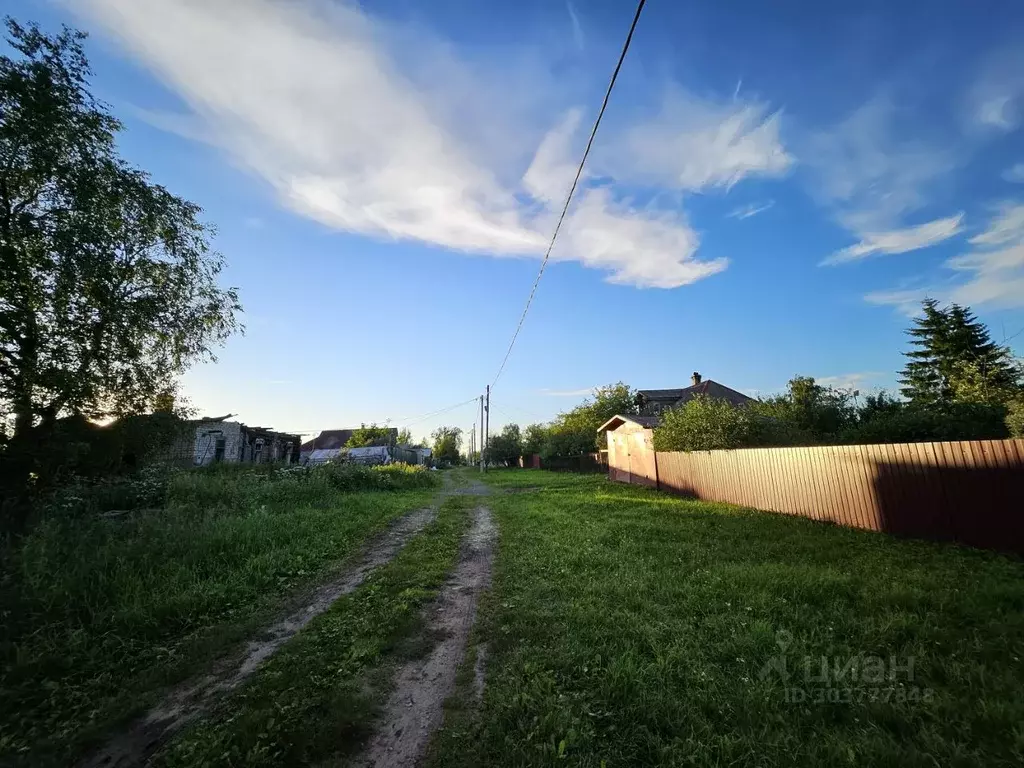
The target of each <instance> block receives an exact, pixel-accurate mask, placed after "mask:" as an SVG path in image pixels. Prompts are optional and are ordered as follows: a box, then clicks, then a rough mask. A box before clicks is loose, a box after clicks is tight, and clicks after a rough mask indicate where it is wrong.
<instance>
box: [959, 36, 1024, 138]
mask: <svg viewBox="0 0 1024 768" xmlns="http://www.w3.org/2000/svg"><path fill="white" fill-rule="evenodd" d="M967 113H968V120H969V123H973V127H975V128H980V129H982V130H983V131H984V130H987V131H997V132H1000V133H1008V132H1010V131H1013V130H1016V129H1017V128H1018V127H1020V125H1021V121H1022V120H1024V52H1022V51H1021V47H1020V41H1019V40H1018V41H1017V43H1016V44H1015V45H1011V46H1008V47H1005V48H999V49H996V50H995V51H993V52H992V53H991V54H989V56H988V57H987V58H986V59H985V61H984V63H983V64H982V66H981V69H980V71H979V73H978V74H977V76H976V77H975V80H974V83H973V85H972V86H971V89H970V91H969V93H968V97H967Z"/></svg>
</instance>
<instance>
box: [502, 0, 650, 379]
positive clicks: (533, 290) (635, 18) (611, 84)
mask: <svg viewBox="0 0 1024 768" xmlns="http://www.w3.org/2000/svg"><path fill="white" fill-rule="evenodd" d="M645 2H646V0H640V2H639V3H638V4H637V6H636V13H635V14H634V15H633V23H632V24H630V25H629V34H628V35H626V42H625V43H624V44H623V45H622V52H621V53H620V54H619V61H618V63H616V65H615V71H614V72H612V79H611V80H610V81H609V83H608V90H607V91H605V94H604V101H602V102H601V109H600V111H599V112H598V113H597V119H596V120H595V121H594V127H593V129H592V130H591V131H590V138H589V139H588V140H587V148H586V150H584V152H583V158H582V159H581V160H580V165H579V168H577V169H576V177H575V178H574V179H573V180H572V187H570V188H569V194H568V195H567V196H566V198H565V205H564V206H562V213H561V214H560V215H559V217H558V223H556V224H555V231H554V232H553V233H552V235H551V242H550V243H548V249H547V251H546V252H545V253H544V259H543V260H542V261H541V263H540V271H539V272H537V279H536V280H534V281H533V288H531V289H530V296H529V298H527V300H526V306H525V307H523V314H522V315H520V317H519V324H518V325H517V326H516V330H515V333H513V334H512V341H510V342H509V345H508V349H507V350H505V357H504V358H502V361H501V366H499V368H498V373H497V374H496V375H495V376H494V381H493V382H491V386H492V387H493V386H494V385H495V384H496V383H497V382H498V378H499V377H500V376H501V372H502V371H504V370H505V363H507V362H508V356H509V355H510V354H512V347H514V346H515V343H516V339H517V338H519V331H520V330H521V329H522V327H523V321H525V320H526V313H527V312H529V311H530V305H531V304H532V303H533V296H534V294H535V293H536V292H537V286H538V285H539V284H540V279H541V277H542V276H543V275H544V268H545V267H546V266H547V265H548V259H549V258H550V257H551V249H552V248H554V247H555V240H556V239H558V231H559V230H560V229H561V228H562V221H564V220H565V214H566V212H567V211H568V210H569V203H571V202H572V196H573V194H574V193H575V192H576V186H577V185H578V184H579V181H580V176H581V175H582V174H583V166H584V165H585V164H586V162H587V156H588V155H589V154H590V148H591V147H592V146H593V144H594V137H595V136H596V135H597V127H598V126H599V125H601V118H602V117H604V110H605V108H606V107H607V106H608V99H609V98H611V95H612V88H614V87H615V81H616V79H617V78H618V76H619V70H620V69H622V62H623V61H624V60H625V58H626V51H628V50H629V43H630V41H631V40H632V39H633V31H634V30H635V29H636V24H637V22H638V21H639V20H640V12H641V11H642V10H643V9H644V3H645Z"/></svg>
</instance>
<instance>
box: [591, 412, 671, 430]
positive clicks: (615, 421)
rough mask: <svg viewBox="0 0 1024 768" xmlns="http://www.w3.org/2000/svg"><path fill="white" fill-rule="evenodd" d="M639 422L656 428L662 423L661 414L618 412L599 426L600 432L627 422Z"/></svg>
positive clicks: (643, 425) (646, 426)
mask: <svg viewBox="0 0 1024 768" xmlns="http://www.w3.org/2000/svg"><path fill="white" fill-rule="evenodd" d="M630 422H631V423H633V424H639V425H640V426H641V427H643V428H644V429H654V428H655V427H656V426H658V425H659V424H660V423H661V417H660V416H633V415H630V416H623V415H622V414H616V415H615V416H612V417H611V418H610V419H608V421H606V422H605V423H604V424H602V425H601V426H600V427H598V428H597V431H598V432H606V431H608V430H610V429H618V428H619V427H621V426H622V425H623V424H626V423H630Z"/></svg>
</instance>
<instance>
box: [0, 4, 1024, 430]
mask: <svg viewBox="0 0 1024 768" xmlns="http://www.w3.org/2000/svg"><path fill="white" fill-rule="evenodd" d="M633 9H634V5H633V3H632V1H631V0H630V1H629V2H627V1H626V0H607V1H606V2H598V1H596V0H595V1H594V2H584V0H575V1H574V2H573V3H567V2H559V1H558V0H543V1H541V0H517V2H501V3H498V2H468V0H458V1H456V0H434V2H431V3H422V2H418V1H414V0H373V1H369V0H368V1H367V2H364V3H362V4H360V5H355V4H349V3H341V2H326V1H323V0H292V2H289V3H283V2H273V1H272V0H203V1H202V2H199V1H197V0H76V1H75V2H74V3H72V2H67V3H61V2H54V3H51V4H39V3H35V2H31V3H30V2H19V0H15V2H14V7H13V9H12V10H11V13H13V15H15V16H16V17H17V18H19V19H22V20H28V19H34V20H37V21H39V22H40V23H41V24H42V25H43V26H44V27H47V28H56V26H57V25H59V24H60V23H61V22H67V23H71V24H73V25H76V26H79V27H81V28H83V29H86V30H87V31H89V32H90V33H91V35H92V37H91V38H90V40H89V41H88V46H87V47H88V52H89V55H90V57H91V59H92V62H93V66H94V69H95V73H96V74H95V79H94V90H95V92H96V93H97V94H98V95H100V96H101V97H102V98H104V99H105V100H106V101H107V102H109V103H110V104H111V105H112V108H113V110H114V112H115V113H116V114H117V115H118V116H119V117H121V118H123V119H124V121H125V122H126V124H127V128H128V130H127V131H126V133H125V134H124V136H123V137H122V140H121V147H122V151H123V154H124V155H125V156H126V157H127V158H128V159H130V160H131V161H132V162H134V163H136V164H138V165H139V166H141V167H144V168H146V169H148V170H149V171H151V172H152V174H153V177H154V179H155V180H157V181H159V182H160V183H162V184H165V185H166V186H168V187H169V188H170V189H172V190H173V191H174V192H176V193H178V194H181V195H183V196H185V197H188V198H190V199H192V200H194V201H195V202H197V203H199V204H200V205H202V206H203V208H204V209H205V211H206V216H207V218H208V219H209V221H210V222H212V223H214V224H215V225H216V226H217V228H218V235H217V238H216V247H217V249H218V250H219V251H220V252H222V253H223V254H224V256H225V257H226V259H227V261H228V264H229V266H228V268H227V270H226V271H225V273H224V281H225V282H226V283H228V284H231V285H235V286H238V287H239V289H240V292H241V296H242V301H243V304H244V306H245V309H246V314H245V323H246V325H247V329H248V330H247V333H246V335H245V336H244V337H238V338H235V339H233V340H231V341H230V342H229V343H228V344H227V346H226V347H225V348H224V349H222V350H221V351H220V353H219V357H220V360H219V362H218V363H217V364H216V365H203V366H200V367H198V368H196V369H195V370H193V371H192V372H190V373H189V374H188V375H187V377H186V379H185V391H186V392H187V394H188V395H189V396H190V397H191V399H192V401H193V403H194V404H195V405H196V406H197V407H198V408H199V409H200V410H201V411H203V412H204V413H224V412H231V413H237V414H239V417H240V418H241V419H243V420H245V421H246V422H248V423H251V424H254V423H255V424H261V425H270V426H273V427H275V428H278V429H287V430H294V431H304V432H310V431H318V430H319V429H322V428H336V427H346V426H351V425H354V424H358V423H359V422H370V421H377V422H383V421H385V420H387V419H390V420H391V423H393V424H396V425H399V426H402V425H404V424H406V423H409V422H410V421H411V422H414V423H412V430H413V432H414V433H415V434H417V435H423V434H426V433H427V432H429V431H430V430H431V429H433V428H434V427H435V426H437V425H438V424H440V423H455V424H458V425H460V426H463V427H468V426H469V424H470V423H471V422H472V419H473V407H472V406H471V405H470V406H464V407H462V408H458V409H455V410H453V411H450V412H448V413H445V414H441V415H439V416H436V417H431V418H428V419H425V420H422V421H416V420H415V419H414V418H413V417H416V416H419V415H421V414H426V413H428V412H431V411H434V410H437V409H441V408H444V407H445V406H447V405H450V404H452V403H457V402H459V401H461V400H466V399H468V398H471V397H473V396H474V395H476V394H477V393H479V392H480V391H481V390H482V388H483V386H484V384H486V383H488V382H490V381H491V379H492V378H493V376H494V374H495V372H496V370H497V367H498V365H499V363H500V362H501V358H502V355H503V354H504V351H505V347H506V345H507V344H508V340H509V338H510V336H511V333H512V331H513V329H514V326H515V323H516V321H517V319H518V317H519V313H520V312H521V310H522V307H523V303H524V302H525V299H526V296H527V293H528V291H529V288H530V286H531V284H532V281H533V279H534V276H535V274H536V270H537V268H538V265H539V258H540V255H541V254H542V252H543V249H544V246H545V243H546V240H547V238H548V237H549V236H550V232H551V228H552V226H553V223H554V217H555V215H556V214H557V210H558V209H559V207H560V204H561V201H562V199H563V197H564V194H565V192H566V190H567V187H568V184H569V182H570V181H571V176H572V172H573V171H574V166H575V163H576V162H577V160H578V157H579V155H580V153H581V152H582V148H583V145H584V142H585V140H586V135H587V132H588V131H589V127H590V125H591V123H592V121H593V118H594V116H595V113H596V109H597V107H598V105H599V103H600V98H601V96H602V94H603V90H604V88H605V86H606V84H607V80H608V77H609V75H610V72H611V68H612V66H613V64H614V61H615V57H616V56H617V53H618V49H619V47H620V46H621V41H622V38H623V36H624V34H625V31H626V29H627V27H628V24H629V21H630V19H631V17H632V13H633ZM1022 123H1024V6H1022V5H1021V4H1019V3H1015V2H1009V0H1007V2H991V3H982V4H978V3H968V2H963V3H943V4H934V3H927V4H926V3H891V2H885V3H882V2H864V3H857V4H838V3H811V2H782V3H763V2H755V1H750V2H733V3H715V2H710V1H709V0H701V1H700V2H665V0H651V2H649V3H648V4H647V8H646V9H645V11H644V15H643V17H642V18H641V20H640V25H639V27H638V30H637V34H636V36H635V37H634V40H633V45H632V48H631V50H630V53H629V56H628V58H627V60H626V63H625V65H624V68H623V71H622V74H621V75H620V79H619V82H618V85H617V87H616V91H615V94H614V95H613V99H612V102H611V105H610V106H609V110H608V112H607V114H606V117H605V122H604V123H603V125H602V129H601V133H600V134H599V136H598V141H597V143H596V145H595V148H594V151H593V152H592V154H591V158H590V162H589V165H588V171H587V174H586V177H585V180H584V183H583V186H582V187H581V189H580V190H579V191H578V193H577V198H576V200H575V202H574V206H573V208H572V210H571V212H570V215H569V217H568V219H567V222H566V225H565V227H564V228H563V231H562V235H561V236H560V238H559V242H558V245H557V246H556V248H555V251H554V253H553V255H552V261H551V263H550V265H549V267H548V270H547V272H546V273H545V276H544V279H543V281H542V283H541V286H540V289H539V292H538V294H537V298H536V300H535V302H534V305H533V308H532V310H531V312H530V315H529V317H528V319H527V322H526V325H525V326H524V329H523V331H522V333H521V335H520V337H519V341H518V343H517V346H516V348H515V350H514V352H513V354H512V357H511V359H510V361H509V364H508V367H507V368H506V370H505V372H504V374H503V375H502V377H501V379H500V381H499V383H498V386H497V388H496V390H495V392H494V406H495V408H494V412H493V419H492V427H494V428H496V427H498V426H500V425H501V424H502V423H503V422H505V421H510V420H514V421H518V422H520V423H524V424H525V423H529V422H531V421H539V420H543V419H547V418H550V417H551V416H552V415H554V414H555V413H556V412H557V411H559V410H563V409H565V408H567V407H570V406H571V405H573V404H574V403H575V402H576V401H577V400H579V399H580V397H581V393H582V392H585V391H586V390H587V389H588V388H590V387H593V386H594V385H598V384H603V383H608V382H613V381H617V380H623V381H626V382H628V383H630V384H631V385H633V386H636V387H641V388H654V387H674V386H683V385H685V384H687V383H688V380H689V375H690V373H691V372H692V371H694V370H699V371H701V373H703V374H704V376H705V377H710V378H714V379H715V380H717V381H720V382H722V383H724V384H727V385H729V386H732V387H734V388H737V389H741V390H744V391H753V392H761V393H767V392H772V391H776V390H779V389H780V388H782V387H783V386H784V385H785V382H786V381H787V380H788V379H789V378H790V377H791V376H793V375H794V374H798V373H799V374H806V375H813V376H816V377H819V378H822V379H826V380H827V381H830V382H834V383H840V384H852V385H854V386H857V387H859V388H860V389H862V390H865V389H871V388H876V387H884V386H889V387H891V386H893V384H894V379H895V372H896V371H897V370H898V369H899V367H900V366H901V364H902V358H901V351H902V350H903V349H904V348H905V340H904V335H903V330H904V328H905V327H906V326H907V324H908V313H909V312H912V311H913V306H914V304H915V302H918V301H919V300H920V298H922V297H923V296H925V295H932V296H935V297H937V298H939V299H940V300H943V301H959V302H961V303H966V304H969V305H971V306H972V307H973V308H974V309H975V311H976V312H977V313H978V314H979V315H980V317H981V318H982V319H983V320H985V321H986V322H988V323H989V324H990V325H991V327H992V330H993V333H994V335H995V337H996V338H997V340H998V339H1002V338H1004V337H1011V336H1013V335H1014V334H1016V333H1018V332H1019V331H1021V330H1022V329H1024V130H1022ZM1022 340H1024V334H1022V335H1021V336H1018V337H1016V338H1014V339H1013V340H1012V342H1011V345H1012V346H1015V347H1016V349H1017V350H1018V351H1020V350H1021V349H1022V348H1024V341H1022Z"/></svg>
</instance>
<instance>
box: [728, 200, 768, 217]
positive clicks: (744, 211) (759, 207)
mask: <svg viewBox="0 0 1024 768" xmlns="http://www.w3.org/2000/svg"><path fill="white" fill-rule="evenodd" d="M774 205H775V201H774V200H769V201H768V202H766V203H750V204H749V205H741V206H740V207H739V208H734V209H733V210H731V211H729V213H728V216H729V218H731V219H749V218H750V217H751V216H757V214H759V213H764V212H765V211H767V210H768V209H769V208H771V207H773V206H774Z"/></svg>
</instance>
